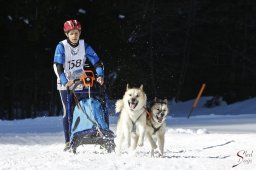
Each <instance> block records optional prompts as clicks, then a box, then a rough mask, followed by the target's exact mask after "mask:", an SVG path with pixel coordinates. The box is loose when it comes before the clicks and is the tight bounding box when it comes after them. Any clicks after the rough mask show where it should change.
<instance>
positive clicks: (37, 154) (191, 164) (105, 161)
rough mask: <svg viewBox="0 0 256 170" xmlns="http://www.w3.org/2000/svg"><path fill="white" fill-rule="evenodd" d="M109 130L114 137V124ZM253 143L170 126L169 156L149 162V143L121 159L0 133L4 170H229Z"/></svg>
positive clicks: (44, 137)
mask: <svg viewBox="0 0 256 170" xmlns="http://www.w3.org/2000/svg"><path fill="white" fill-rule="evenodd" d="M111 129H112V130H113V131H114V132H115V125H112V127H111ZM255 140H256V135H255V134H217V133H210V132H208V131H207V130H206V129H197V130H191V129H181V128H177V129H174V128H170V127H168V129H167V132H166V145H165V156H164V157H163V158H159V157H155V158H151V157H150V153H149V147H148V145H147V143H146V144H145V145H144V146H143V147H140V148H138V149H137V155H136V156H131V155H129V154H128V151H127V150H126V149H125V150H124V151H123V154H122V155H121V157H118V156H116V155H115V153H106V152H105V151H104V150H102V149H100V148H99V146H95V145H84V146H80V147H79V148H78V153H77V154H76V155H74V154H73V153H70V152H63V151H62V149H63V134H62V132H57V133H40V134H38V133H18V134H0V141H1V142H0V148H1V149H0V152H1V156H0V169H3V170H7V169H19V170H20V169H63V170H65V169H67V170H69V169H84V168H86V169H97V170H98V169H99V170H100V169H102V170H103V169H104V170H108V169H109V170H113V169H124V170H130V169H138V170H140V169H147V170H150V169H157V170H162V169H163V170H166V169H182V170H184V169H197V170H200V169H231V167H232V165H233V164H235V163H236V162H237V161H238V157H237V156H236V153H237V152H238V151H239V150H241V149H244V150H248V151H251V150H253V151H256V148H255ZM252 147H254V148H252ZM156 155H157V152H156ZM255 161H256V160H255V157H254V160H253V162H252V163H253V164H249V165H245V164H244V165H239V166H240V167H239V169H247V170H248V169H252V168H253V167H255V166H254V163H255Z"/></svg>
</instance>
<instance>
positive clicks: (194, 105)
mask: <svg viewBox="0 0 256 170" xmlns="http://www.w3.org/2000/svg"><path fill="white" fill-rule="evenodd" d="M204 89H205V83H203V84H202V87H201V89H200V91H199V93H198V94H197V97H196V100H195V102H194V104H193V107H192V108H191V110H190V112H189V114H188V116H187V118H188V119H189V117H190V115H191V113H192V112H193V111H194V109H195V108H196V106H197V103H198V101H199V99H200V97H201V96H202V93H203V91H204Z"/></svg>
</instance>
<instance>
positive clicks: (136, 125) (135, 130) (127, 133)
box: [115, 84, 147, 155]
mask: <svg viewBox="0 0 256 170" xmlns="http://www.w3.org/2000/svg"><path fill="white" fill-rule="evenodd" d="M146 103H147V96H146V94H145V92H144V91H143V85H141V86H140V88H129V85H128V84H127V87H126V92H125V94H124V96H123V98H122V99H119V100H117V102H116V105H115V111H116V113H119V112H120V116H119V119H118V122H117V129H116V153H117V154H118V155H120V154H121V147H122V144H123V143H124V144H126V145H127V147H128V148H130V150H131V152H132V153H133V154H135V152H134V151H135V149H136V147H137V145H138V146H143V142H144V136H145V130H146V112H147V111H146Z"/></svg>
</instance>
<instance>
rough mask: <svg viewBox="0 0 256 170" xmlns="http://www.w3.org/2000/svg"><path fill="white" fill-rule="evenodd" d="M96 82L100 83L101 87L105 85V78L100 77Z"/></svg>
mask: <svg viewBox="0 0 256 170" xmlns="http://www.w3.org/2000/svg"><path fill="white" fill-rule="evenodd" d="M96 81H97V82H98V83H100V85H102V84H103V83H104V78H103V77H98V78H97V79H96Z"/></svg>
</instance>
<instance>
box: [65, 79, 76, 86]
mask: <svg viewBox="0 0 256 170" xmlns="http://www.w3.org/2000/svg"><path fill="white" fill-rule="evenodd" d="M73 84H74V81H73V80H69V81H68V82H67V84H66V85H65V87H71V86H72V85H73Z"/></svg>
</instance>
